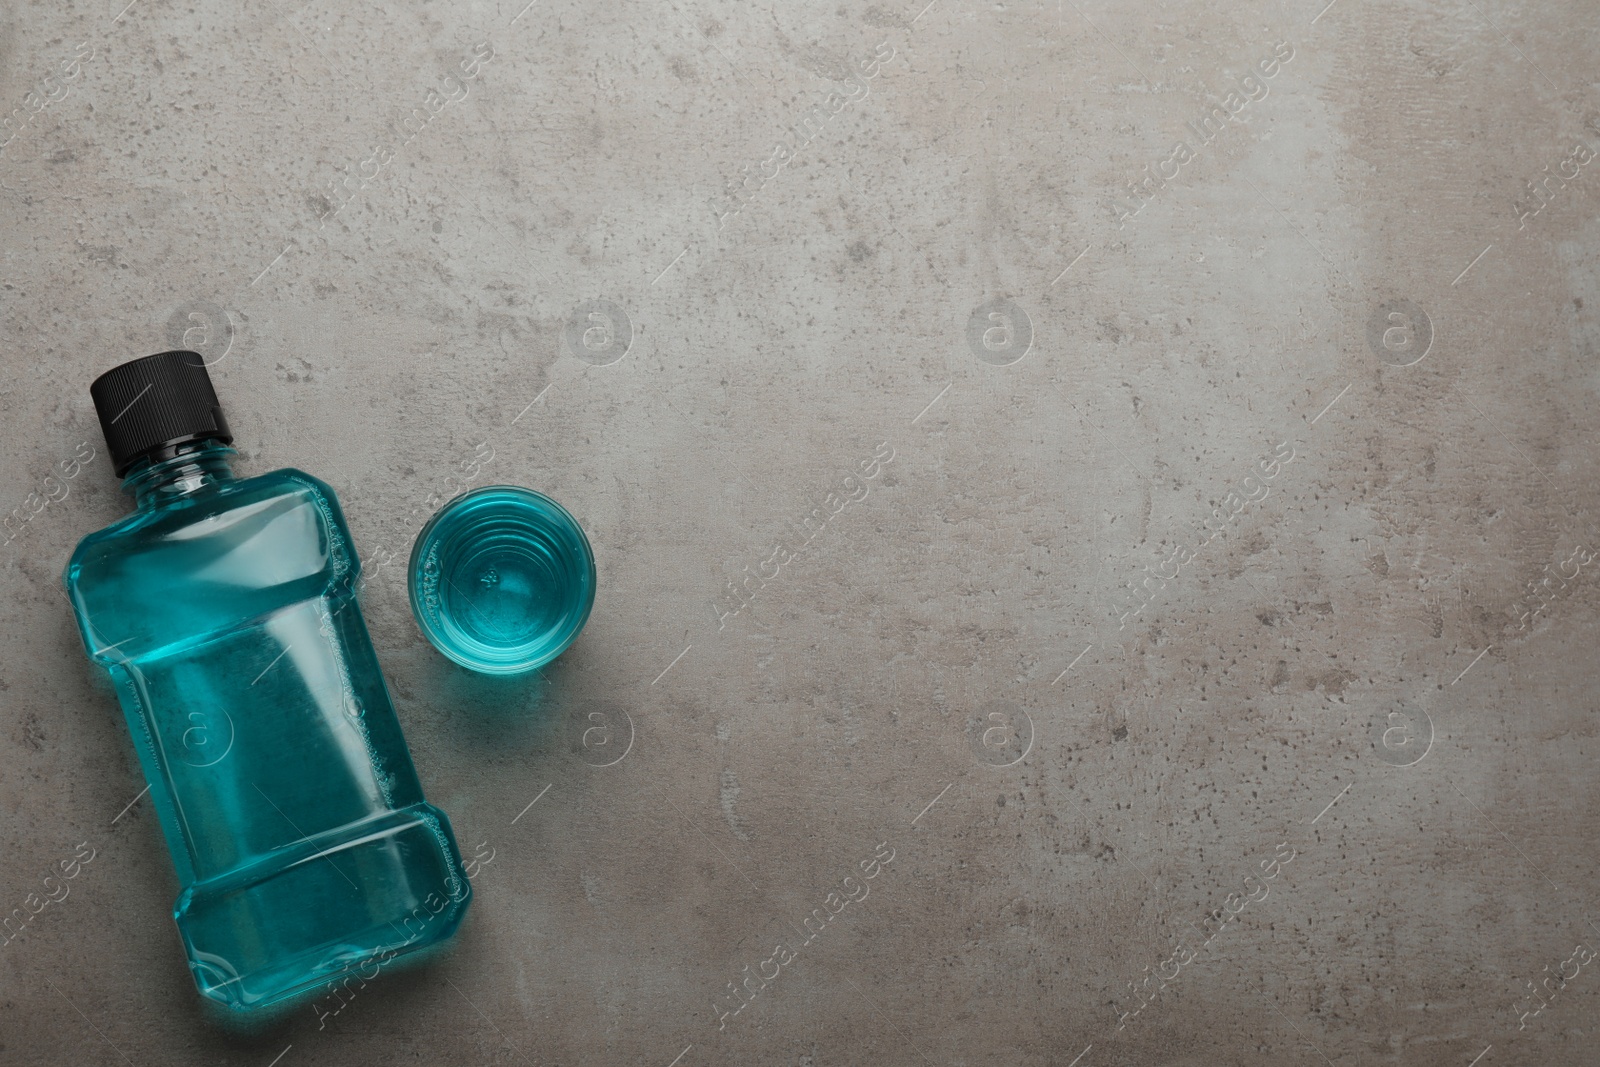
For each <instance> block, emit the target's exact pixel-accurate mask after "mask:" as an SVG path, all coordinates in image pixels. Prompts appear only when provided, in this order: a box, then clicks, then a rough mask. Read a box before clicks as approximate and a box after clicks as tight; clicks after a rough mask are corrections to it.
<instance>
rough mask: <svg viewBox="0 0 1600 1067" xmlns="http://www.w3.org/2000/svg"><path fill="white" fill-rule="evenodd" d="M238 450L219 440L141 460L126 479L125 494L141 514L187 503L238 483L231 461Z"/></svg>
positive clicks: (184, 447) (176, 449)
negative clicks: (187, 500) (233, 482)
mask: <svg viewBox="0 0 1600 1067" xmlns="http://www.w3.org/2000/svg"><path fill="white" fill-rule="evenodd" d="M233 454H234V450H233V449H232V448H230V447H229V446H228V445H225V444H223V443H222V442H221V441H217V440H209V439H208V440H205V441H196V442H193V443H190V444H185V445H179V446H178V447H177V448H175V449H174V450H173V451H172V454H170V455H167V454H160V455H156V456H152V457H150V458H148V459H141V460H139V461H138V462H137V463H135V464H134V465H133V466H132V467H129V468H128V473H127V474H125V475H123V476H122V491H123V492H124V493H127V494H128V495H130V496H132V497H133V501H134V504H135V505H137V506H138V508H139V510H140V511H150V510H152V509H154V508H159V507H163V506H165V505H166V504H169V503H171V502H173V501H177V500H184V499H187V498H189V497H192V496H194V495H195V494H196V493H202V492H205V491H206V490H208V489H210V488H212V487H213V486H216V485H218V484H219V483H222V482H231V481H233V480H234V477H235V475H234V473H233V467H232V466H230V465H229V463H228V458H229V457H230V456H232V455H233Z"/></svg>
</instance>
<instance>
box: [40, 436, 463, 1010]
mask: <svg viewBox="0 0 1600 1067" xmlns="http://www.w3.org/2000/svg"><path fill="white" fill-rule="evenodd" d="M232 452H233V450H232V449H230V448H226V447H225V446H222V445H220V444H218V443H216V442H206V443H205V444H204V445H201V446H195V447H194V449H193V450H192V451H189V452H186V453H184V454H181V455H178V456H176V457H174V458H171V459H167V460H163V461H161V462H156V463H152V462H151V461H149V460H143V461H140V462H139V463H138V464H136V465H135V466H134V467H133V468H131V469H130V470H129V472H128V476H127V477H126V479H125V480H124V482H123V488H124V490H125V491H127V492H129V493H131V494H133V495H134V497H135V499H136V500H137V502H138V510H137V511H136V512H135V513H134V514H132V515H130V516H128V517H127V518H125V519H122V520H121V521H119V522H116V523H113V524H112V525H111V526H109V527H107V528H106V529H104V530H101V531H99V532H97V533H94V534H91V535H89V536H88V537H86V538H84V540H83V542H82V543H81V544H79V545H78V548H77V550H76V551H75V552H74V553H73V555H72V559H71V561H70V562H69V564H68V566H67V569H66V573H65V574H64V576H63V581H64V582H65V584H66V588H67V595H68V597H69V598H70V600H71V602H72V606H73V609H74V611H75V613H76V615H77V620H78V625H79V628H80V629H81V631H82V634H83V639H84V644H85V647H86V648H87V649H88V652H89V655H90V657H91V658H92V659H93V660H94V661H95V662H96V663H98V664H100V665H102V666H103V667H104V668H105V669H106V670H107V671H108V672H109V673H110V677H111V681H112V684H113V685H114V687H115V689H116V692H117V696H118V698H119V700H120V702H121V704H122V710H123V713H124V715H125V716H126V718H127V722H128V729H129V731H130V732H131V733H132V735H133V741H134V747H135V749H136V750H137V752H138V756H139V761H140V763H141V764H142V766H143V769H144V775H145V779H146V780H147V781H148V782H149V784H150V799H151V801H152V803H153V805H154V808H155V811H156V813H157V815H158V817H159V818H160V822H161V828H162V830H163V832H164V833H165V835H166V840H167V846H168V849H169V850H170V851H171V853H172V860H173V864H174V866H175V867H176V869H177V874H178V881H179V882H180V884H181V886H182V891H181V892H180V894H179V896H178V900H177V904H176V906H175V909H174V912H173V917H174V918H175V919H176V920H177V925H178V931H179V933H180V935H181V936H182V939H183V945H184V949H185V951H186V953H187V954H188V958H189V966H190V969H191V971H192V972H193V974H194V980H195V984H196V985H197V986H198V988H199V990H200V993H201V994H202V995H203V996H205V997H208V998H210V999H211V1000H213V1001H216V1002H218V1003H219V1004H221V1005H224V1006H225V1007H227V1008H229V1009H234V1010H236V1011H240V1012H249V1011H251V1010H253V1009H256V1008H261V1007H265V1006H267V1005H270V1004H273V1003H275V1002H280V1001H284V1000H285V999H287V998H290V997H294V996H295V995H296V994H300V993H309V992H312V991H314V990H316V989H317V988H318V987H320V986H324V985H326V984H327V983H330V982H332V981H334V980H335V979H338V978H340V977H341V976H342V975H344V974H346V972H352V971H354V970H355V969H357V968H358V967H359V968H367V970H366V971H364V972H363V973H362V977H363V978H371V977H372V976H373V975H372V973H371V970H370V968H372V967H374V966H376V965H378V964H380V963H387V961H389V960H390V959H393V958H395V957H396V956H399V955H401V954H404V953H410V952H415V951H418V950H420V949H424V948H427V947H429V946H431V945H435V944H438V943H439V942H440V941H442V940H444V939H445V938H448V937H449V936H450V935H451V934H452V933H453V932H454V931H455V929H456V927H457V926H458V925H459V923H460V921H461V918H462V916H463V915H464V914H465V912H466V908H467V903H468V901H469V900H470V898H471V893H472V890H471V887H470V886H469V885H468V883H467V878H466V875H465V874H464V873H463V871H462V865H461V857H460V854H459V852H458V850H457V848H456V843H455V838H454V836H453V835H452V833H451V830H450V823H449V820H448V819H447V818H446V817H445V815H444V813H443V812H441V811H439V810H438V809H437V808H434V807H433V806H431V805H429V804H428V803H426V802H425V801H424V799H423V795H422V788H421V785H420V784H419V783H418V781H417V775H416V771H415V770H414V769H413V767H412V764H411V756H410V753H409V752H408V751H407V749H406V743H405V739H404V738H403V737H402V736H401V733H400V724H399V721H398V719H397V718H396V717H395V712H394V707H393V705H392V704H391V703H390V701H389V694H388V690H387V689H386V688H385V686H384V682H383V676H382V675H381V674H380V673H379V669H378V661H377V656H376V655H375V653H374V652H373V649H372V642H371V639H370V638H369V637H368V635H367V628H366V624H365V622H364V621H363V620H362V617H361V609H360V607H359V605H358V604H357V603H356V599H355V592H354V590H355V580H356V577H357V574H358V572H359V569H360V564H359V561H358V559H357V558H356V556H355V554H354V553H353V552H352V551H351V548H350V531H349V528H348V527H347V526H346V525H345V521H344V516H343V514H342V513H341V512H340V509H339V504H338V501H337V499H336V498H335V496H334V494H333V491H332V490H331V489H329V488H328V486H326V485H325V484H323V483H322V482H320V481H318V480H317V479H315V478H313V477H311V476H310V475H307V474H303V473H301V472H299V471H294V470H280V471H275V472H273V473H271V474H265V475H262V476H260V477H256V478H249V479H243V480H240V479H236V478H235V477H234V475H233V473H232V471H231V469H230V468H229V466H228V460H227V457H228V456H229V455H231V454H232Z"/></svg>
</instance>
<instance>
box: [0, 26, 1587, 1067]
mask: <svg viewBox="0 0 1600 1067" xmlns="http://www.w3.org/2000/svg"><path fill="white" fill-rule="evenodd" d="M524 3H525V0H509V2H494V0H483V2H478V3H470V4H460V5H451V4H447V3H442V2H434V3H428V4H422V3H391V2H385V0H375V2H358V3H351V4H337V3H333V2H331V0H313V2H310V3H303V2H299V0H283V2H275V0H267V2H263V3H255V4H246V5H221V4H216V5H203V4H202V5H195V4H180V3H173V2H172V0H134V2H133V3H131V4H128V3H126V0H105V2H101V3H98V4H82V3H75V4H71V5H53V4H40V3H35V4H22V3H11V4H8V5H6V6H5V8H4V10H3V12H0V94H3V99H0V108H3V110H0V140H3V141H4V145H3V147H0V330H3V335H0V336H3V345H0V358H3V360H4V368H3V369H4V373H3V374H0V424H3V426H4V433H5V452H4V462H3V464H0V494H3V500H0V509H3V510H4V511H5V512H6V514H7V516H8V517H6V518H5V520H4V521H5V535H4V536H5V538H6V544H5V546H4V549H3V552H0V566H3V568H4V571H3V578H0V581H3V583H4V585H3V588H4V594H3V598H0V857H3V858H0V893H3V899H0V915H9V916H10V917H11V918H10V919H9V920H8V921H9V923H10V925H9V926H7V927H6V939H5V943H4V944H3V945H0V1061H3V1062H4V1063H7V1064H12V1063H16V1064H36V1063H70V1064H136V1065H139V1067H143V1065H146V1064H173V1065H177V1064H250V1065H259V1067H268V1065H269V1064H277V1065H279V1067H297V1065H299V1064H308V1063H324V1062H325V1063H339V1064H357V1065H359V1064H375V1065H376V1064H394V1063H412V1062H416V1063H441V1064H443V1063H464V1064H485V1063H496V1064H499V1063H506V1064H514V1063H515V1064H521V1063H526V1064H540V1065H544V1064H643V1065H655V1067H669V1065H679V1067H693V1065H699V1064H755V1063H761V1064H816V1065H822V1064H887V1063H895V1064H901V1063H903V1064H922V1063H929V1064H941V1065H943V1064H950V1065H960V1064H972V1065H976V1064H996V1065H1024V1067H1028V1065H1040V1067H1043V1065H1058V1067H1072V1065H1077V1067H1106V1065H1114V1064H1128V1065H1133V1064H1140V1065H1143V1064H1170V1065H1177V1064H1184V1065H1200V1064H1224V1063H1226V1064H1248V1065H1255V1064H1261V1065H1267V1064H1272V1065H1279V1064H1308V1065H1311V1064H1322V1063H1327V1064H1330V1065H1336V1067H1353V1065H1355V1064H1374V1063H1394V1064H1402V1063H1403V1064H1408V1065H1415V1064H1456V1065H1459V1067H1469V1065H1472V1064H1478V1065H1481V1067H1498V1065H1502V1064H1526V1063H1563V1064H1583V1063H1589V1064H1593V1063H1600V1051H1597V1048H1596V1045H1595V1030H1596V1028H1597V1022H1596V1020H1600V973H1597V972H1600V967H1596V966H1594V965H1593V964H1592V963H1591V958H1592V956H1593V947H1594V946H1600V926H1596V923H1597V922H1600V890H1597V889H1596V888H1595V886H1596V874H1597V851H1596V838H1597V830H1600V818H1597V815H1596V802H1597V799H1600V782H1597V778H1596V775H1595V773H1594V771H1595V760H1596V756H1597V746H1600V741H1597V738H1596V725H1595V714H1594V708H1595V684H1596V681H1597V677H1600V667H1597V664H1596V656H1595V651H1594V647H1595V642H1596V636H1597V627H1600V618H1597V606H1600V596H1597V593H1596V590H1597V588H1600V585H1597V581H1600V567H1597V566H1596V565H1595V564H1596V563H1600V560H1597V558H1596V553H1600V531H1597V529H1596V527H1595V521H1594V512H1593V509H1594V501H1595V488H1596V478H1595V473H1596V463H1597V461H1600V435H1597V432H1596V427H1595V415H1596V412H1597V410H1600V407H1597V390H1600V371H1597V369H1596V363H1595V357H1596V353H1597V347H1600V273H1597V265H1600V259H1597V256H1600V252H1597V250H1600V220H1597V218H1596V205H1597V200H1596V188H1597V186H1600V168H1597V167H1596V166H1595V165H1593V164H1594V156H1595V153H1596V152H1597V151H1600V85H1597V84H1596V81H1595V63H1594V57H1595V55H1596V53H1597V50H1600V15H1597V13H1596V11H1595V9H1594V6H1593V4H1592V3H1589V2H1586V0H1551V2H1548V3H1544V4H1537V5H1535V4H1524V5H1518V4H1509V3H1505V2H1503V0H1448V2H1447V0H1428V2H1424V0H1335V2H1333V3H1331V4H1329V3H1326V0H1284V2H1277V3H1268V2H1249V3H1236V4H1217V3H1198V2H1194V0H1176V2H1170V3H1144V4H1114V3H1110V2H1107V0H1058V2H1057V3H1055V4H1036V3H1009V2H1008V3H987V2H986V3H973V2H971V0H933V2H931V3H929V2H928V0H912V2H911V3H910V4H907V5H904V6H902V5H900V4H898V3H893V2H886V0H880V2H879V3H876V4H871V5H868V4H862V3H849V4H835V3H799V4H791V5H757V6H750V5H734V4H715V3H712V2H710V0H650V2H645V0H625V2H612V0H601V2H577V0H536V2H534V3H531V4H526V6H524ZM180 346H181V347H189V348H193V349H195V350H197V351H200V352H202V353H203V354H204V355H205V356H206V358H207V360H208V362H210V364H211V373H212V377H213V379H214V380H215V381H216V383H217V388H218V391H219V393H221V394H222V396H223V397H224V400H225V403H226V404H227V407H228V411H229V416H230V419H231V420H232V423H233V426H234V428H235V430H236V432H237V442H236V443H237V445H238V447H239V450H240V457H239V461H238V467H239V469H240V470H241V472H243V473H247V474H254V473H261V472H264V471H267V470H271V469H274V468H277V467H284V466H294V467H300V468H304V469H307V470H310V471H313V472H315V473H317V474H319V475H320V476H322V477H323V478H325V479H326V480H327V481H329V482H330V483H331V484H332V485H333V486H334V487H335V488H336V489H337V490H338V491H339V493H340V494H341V496H342V499H343V501H344V504H345V507H346V511H347V513H348V515H349V517H350V520H351V523H352V526H353V528H354V532H355V535H356V539H357V541H358V543H359V547H360V549H361V553H362V556H363V559H364V561H365V562H364V566H365V568H366V575H367V577H368V579H369V582H368V584H367V587H366V590H365V592H364V594H363V598H364V604H365V608H366V612H367V618H368V620H369V623H370V625H371V628H372V631H373V634H374V639H375V642H376V644H377V646H378V650H379V654H380V657H381V659H382V662H383V665H384V669H385V671H386V674H387V678H388V681H389V684H390V687H391V689H392V691H393V694H394V698H395V702H396V704H397V706H398V709H399V713H400V716H401V719H402V722H403V724H404V727H405V730H406V732H407V736H408V738H409V740H410V743H411V746H412V750H413V753H414V755H415V758H416V762H417V765H418V768H419V771H420V773H421V775H422V779H423V782H424V784H425V786H426V788H427V791H428V793H429V796H430V798H431V799H433V800H434V801H435V802H436V803H438V804H439V805H440V806H441V807H443V808H444V809H445V810H446V811H448V813H449V814H450V816H451V818H452V820H453V821H454V824H455V827H456V830H457V833H458V835H459V837H460V839H461V842H462V846H463V851H464V852H465V853H467V854H468V856H469V858H472V859H473V861H474V869H475V871H476V874H475V876H474V885H475V888H476V893H477V896H476V900H475V902H474V904H473V908H472V911H471V913H470V915H469V917H468V920H467V922H466V924H465V925H464V927H463V929H462V931H461V934H460V936H459V938H458V939H457V941H456V943H455V945H454V947H453V949H452V951H451V952H450V953H449V954H448V955H446V956H444V957H443V958H440V959H438V960H435V961H433V962H432V963H430V964H429V965H428V966H426V967H422V968H419V969H414V970H411V971H407V972H405V973H403V974H395V975H388V974H385V975H380V976H379V977H378V978H377V979H376V980H374V981H372V982H371V983H369V984H366V985H364V986H361V987H360V988H359V989H358V990H357V991H356V992H355V995H354V996H353V997H351V998H348V999H344V1000H340V1001H337V1002H335V1003H336V1004H337V1005H338V1007H337V1010H335V1008H334V1007H332V1006H330V1004H329V1003H328V1002H326V1001H324V1002H321V1003H320V1006H315V1005H314V1006H308V1007H306V1008H304V1009H302V1010H300V1011H298V1012H296V1013H294V1014H291V1015H290V1016H289V1017H288V1018H287V1019H286V1020H284V1021H281V1022H279V1023H278V1024H276V1025H274V1026H272V1027H270V1028H267V1029H266V1030H264V1031H262V1032H259V1033H251V1034H242V1035H241V1034H235V1033H231V1032H227V1031H224V1030H222V1029H219V1028H218V1027H217V1026H215V1025H213V1024H212V1023H211V1022H210V1021H209V1020H208V1019H207V1018H206V1016H205V1015H204V1013H202V1011H201V1010H200V1006H199V1003H198V998H197V997H196V995H195V993H194V991H193V988H192V984H191V982H190V979H189V976H188V973H187V971H186V969H185V966H184V961H183V957H182V953H181V950H180V946H179V944H178V940H177V936H176V933H175V930H174V927H173V924H172V921H171V917H170V912H171V906H172V903H173V898H174V896H175V893H176V883H175V879H174V876H173V874H172V872H171V869H170V864H169V861H168V859H167V856H166V853H165V850H164V848H163V846H162V844H161V841H160V836H159V831H158V827H157V825H156V821H155V818H154V815H153V813H152V812H151V811H150V810H149V802H148V800H145V799H141V796H142V794H141V791H142V790H143V788H144V782H143V780H142V778H141V776H140V773H139V771H138V768H137V766H136V764H135V761H134V758H133V754H132V749H131V745H130V742H129V740H128V738H127V735H126V729H125V727H124V725H123V723H122V721H121V718H120V715H119V714H118V713H117V711H116V709H115V707H114V702H113V700H112V699H111V697H110V695H109V694H108V692H107V691H106V689H105V687H104V686H103V685H101V684H99V683H97V682H96V680H95V678H94V676H93V675H92V673H91V672H90V670H89V668H88V665H87V663H86V662H85V660H84V657H83V654H82V648H81V645H80V642H79V640H78V637H77V635H76V631H75V629H74V626H73V622H72V619H71V616H70V613H69V611H68V608H67V605H66V603H65V600H64V598H63V596H62V593H61V588H60V582H59V576H60V572H61V568H62V566H63V564H64V562H65V560H66V558H67V555H68V553H69V552H70V551H71V549H72V546H73V545H74V544H75V543H76V541H77V539H78V538H80V537H82V536H83V535H84V534H86V533H88V532H90V531H91V530H94V529H97V528H99V527H101V526H103V525H105V524H106V523H108V522H110V521H112V520H113V519H115V518H117V517H118V516H120V515H122V514H123V513H124V512H125V510H126V508H127V502H126V500H125V499H124V498H123V497H122V496H121V494H120V493H119V491H118V486H117V484H116V482H115V481H114V479H113V478H112V476H111V471H110V467H109V463H108V461H107V459H106V457H105V454H104V444H103V441H102V440H101V438H100V437H99V431H98V427H97V424H96V422H95V419H94V414H93V409H92V407H91V405H90V401H89V396H88V385H89V382H90V381H91V380H92V379H93V378H94V376H95V375H97V374H98V373H99V372H101V371H103V370H105V369H106V368H108V367H110V366H112V365H113V364H115V363H117V362H120V361H123V360H125V359H129V358H133V357H136V356H140V355H145V354H148V353H151V352H155V351H159V350H162V349H165V348H170V347H180ZM463 472H469V473H463ZM467 482H474V483H477V484H483V483H486V482H510V483H517V484H522V485H528V486H533V487H535V488H538V489H541V490H543V491H546V492H548V493H550V494H551V495H553V496H555V497H556V498H558V499H559V500H561V501H562V502H563V503H565V504H566V505H567V506H568V507H569V508H571V509H572V510H573V512H574V513H575V514H576V515H577V516H578V517H579V518H580V519H581V520H582V522H583V523H584V524H585V526H586V528H587V529H588V531H589V533H590V536H591V538H592V539H593V542H594V545H595V549H596V553H597V556H598V563H599V571H600V576H601V585H600V593H599V598H598V601H597V603H596V607H595V611H594V615H593V617H592V619H591V620H590V623H589V625H588V628H587V630H586V631H585V632H584V634H583V636H582V637H581V638H580V639H579V641H578V642H577V644H576V645H575V646H574V647H573V648H572V649H571V650H570V651H569V653H568V654H567V655H565V656H564V657H562V658H561V659H560V660H558V661H557V662H556V663H555V664H553V665H552V666H550V667H549V668H548V669H546V670H544V671H543V672H542V673H541V674H540V675H539V676H538V677H536V678H532V679H527V680H523V681H517V682H490V681H485V680H482V679H478V678H475V677H473V676H471V675H469V674H467V673H466V672H464V671H462V670H460V669H457V668H455V667H454V666H452V665H451V664H450V663H448V662H447V661H445V660H444V659H443V657H441V656H440V655H439V654H437V653H436V652H435V651H434V650H433V649H432V647H431V646H429V645H428V644H427V643H426V642H425V641H424V640H423V638H422V637H421V636H420V634H419V633H418V631H417V629H416V627H415V625H414V624H413V622H412V620H411V617H410V614H409V611H408V608H407V601H406V591H405V580H404V569H405V558H406V554H407V552H408V551H409V547H410V543H411V539H412V538H413V537H414V536H415V534H416V532H417V530H418V529H419V528H420V526H421V524H422V522H423V521H424V520H425V518H426V517H427V515H428V514H429V513H430V512H431V510H432V509H433V507H434V506H436V505H437V503H438V501H439V500H441V499H443V498H446V497H448V496H449V495H450V494H451V493H453V492H454V491H456V490H458V489H460V488H461V487H462V485H463V484H465V483H467ZM62 861H67V862H68V863H69V865H70V866H71V867H72V869H73V870H74V871H75V877H73V878H72V879H71V880H70V881H68V882H66V883H59V884H64V885H65V886H66V888H67V890H69V892H67V893H66V895H65V896H64V897H61V898H60V899H56V900H53V901H50V902H48V903H47V904H46V905H45V906H44V907H43V908H42V909H40V910H37V911H36V910H35V909H34V906H33V905H34V904H36V903H38V902H39V901H40V897H39V894H40V892H41V885H42V879H43V877H44V876H45V875H46V874H47V873H49V872H50V871H51V870H52V869H55V868H57V867H58V866H59V865H60V864H61V863H62ZM869 875H870V877H869ZM29 902H33V903H29ZM19 909H20V910H19Z"/></svg>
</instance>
